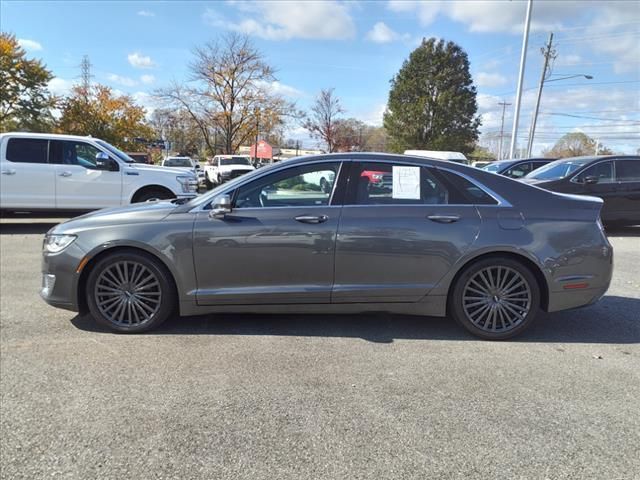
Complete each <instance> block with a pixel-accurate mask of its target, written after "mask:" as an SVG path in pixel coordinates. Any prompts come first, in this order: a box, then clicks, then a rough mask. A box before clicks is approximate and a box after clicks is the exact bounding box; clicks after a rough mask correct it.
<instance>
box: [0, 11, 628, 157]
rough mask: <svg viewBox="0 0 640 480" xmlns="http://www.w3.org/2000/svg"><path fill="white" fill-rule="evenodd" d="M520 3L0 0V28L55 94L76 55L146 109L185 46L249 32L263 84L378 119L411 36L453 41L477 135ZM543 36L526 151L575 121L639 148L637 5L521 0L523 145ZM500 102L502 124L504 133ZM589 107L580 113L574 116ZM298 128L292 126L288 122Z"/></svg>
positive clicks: (505, 86)
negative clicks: (551, 61) (549, 63)
mask: <svg viewBox="0 0 640 480" xmlns="http://www.w3.org/2000/svg"><path fill="white" fill-rule="evenodd" d="M525 6H526V4H525V3H524V2H519V1H497V2H481V1H467V2H459V1H448V2H439V1H431V2H410V1H393V0H392V1H388V2H386V1H379V2H362V1H358V2H339V1H325V2H304V3H303V2H285V1H280V2H277V1H276V2H244V1H228V2H222V1H220V2H196V1H182V2H154V1H148V2H134V1H119V2H111V1H93V2H80V1H68V2H65V1H57V2H53V1H50V2H37V1H29V2H18V1H7V0H3V1H2V2H0V27H1V29H2V31H7V32H11V33H14V34H15V35H16V36H17V37H18V38H19V39H20V40H21V42H22V44H23V46H24V47H25V49H27V51H28V53H29V55H32V56H35V57H39V58H42V59H43V61H44V62H45V63H46V64H47V66H48V67H49V68H50V69H51V70H52V71H53V73H54V75H55V76H56V79H54V80H53V82H52V84H51V88H52V90H54V91H56V92H58V93H62V92H64V91H65V90H67V89H68V88H69V86H70V85H71V84H73V83H74V82H77V81H78V80H77V79H78V76H79V74H80V70H79V64H80V61H81V59H82V56H83V55H85V54H86V55H89V57H90V60H91V63H92V65H93V68H92V73H93V75H94V80H95V81H97V82H100V83H103V84H107V85H110V86H112V87H114V88H115V89H117V90H119V91H121V92H125V93H128V94H131V95H133V96H134V98H136V99H137V100H138V101H139V102H140V103H142V104H144V105H145V106H146V107H147V108H149V109H152V108H153V106H154V102H153V99H152V98H151V96H150V94H151V93H152V92H153V91H154V89H156V88H159V87H162V86H163V85H166V84H167V83H168V82H170V81H171V80H173V79H176V80H185V79H186V78H187V77H188V63H189V61H190V58H191V51H192V49H193V47H195V46H198V45H202V44H203V43H205V42H207V41H211V40H215V39H216V38H217V37H219V36H220V35H222V34H224V33H225V32H227V31H238V32H243V33H247V34H249V35H250V36H252V38H253V40H254V42H255V44H256V46H257V47H258V48H259V49H260V50H261V51H262V52H263V53H264V55H265V57H266V58H267V60H268V61H269V62H270V64H271V65H273V66H274V67H275V68H276V69H277V77H278V83H276V84H274V85H273V88H274V89H275V90H277V91H279V92H281V93H282V94H284V95H287V96H288V97H290V98H291V99H292V100H295V101H296V102H297V104H298V106H299V107H300V108H303V109H306V108H307V107H308V106H309V104H310V103H311V102H312V101H313V98H314V95H315V94H316V93H317V92H318V91H319V90H320V89H321V88H327V87H334V88H335V92H336V94H337V95H338V96H339V97H340V98H341V100H342V103H343V106H344V107H345V108H346V110H347V112H346V115H347V116H354V117H357V118H360V119H362V120H364V121H366V122H367V123H371V124H380V123H381V121H382V112H383V111H384V107H385V104H386V100H387V94H388V89H389V80H390V79H391V78H392V77H393V75H394V74H395V73H396V72H397V71H398V69H399V68H400V66H401V65H402V62H403V61H404V60H405V59H406V58H407V57H408V55H409V53H410V52H411V51H412V50H413V49H414V48H415V47H416V46H417V45H418V43H419V41H420V39H421V38H422V37H431V36H434V37H438V38H443V39H446V40H453V41H455V42H457V43H458V44H459V45H460V46H462V48H464V49H465V50H466V52H467V53H468V55H469V59H470V62H471V71H472V74H473V77H474V80H475V83H476V86H477V88H478V94H479V95H478V103H479V107H480V109H479V112H480V113H481V114H482V119H483V126H482V129H481V130H482V132H483V134H484V138H485V141H486V142H488V143H491V142H495V139H494V140H491V137H492V136H494V137H495V136H496V135H497V132H498V131H499V128H500V115H501V107H500V106H499V105H498V102H500V101H503V100H504V101H507V102H510V103H514V102H513V100H514V94H515V90H516V80H517V75H518V62H519V56H520V48H521V42H522V22H523V21H524V16H525ZM551 31H553V32H554V35H555V37H556V41H557V52H558V57H557V59H556V61H555V66H554V70H553V71H554V73H555V74H557V76H556V78H559V77H561V76H562V75H563V74H566V75H572V74H588V75H592V76H593V77H594V78H593V80H586V79H584V78H575V79H569V80H564V81H557V82H553V83H549V84H547V85H546V86H545V91H544V93H543V99H542V105H541V115H540V117H539V122H538V133H537V137H536V143H535V144H534V153H536V152H539V151H541V150H542V149H543V148H546V147H548V146H550V145H552V144H553V143H554V141H555V140H556V139H557V138H559V137H560V136H561V135H562V134H563V133H566V132H569V131H574V130H581V131H584V132H585V133H588V134H590V135H592V136H593V137H595V138H598V139H600V140H601V142H602V143H603V144H605V145H607V146H610V147H613V148H614V149H615V150H618V151H623V152H626V153H635V151H636V150H637V149H638V148H640V2H635V1H621V2H612V1H610V2H587V1H582V2H578V1H559V0H558V1H542V0H534V4H533V15H532V29H531V35H530V39H529V49H528V56H527V69H526V76H525V88H527V90H526V91H525V94H524V98H523V110H522V117H521V121H520V129H519V142H520V143H525V142H526V134H527V131H528V128H529V123H530V119H531V108H532V106H533V103H534V100H535V93H536V92H535V87H536V84H537V82H538V79H539V76H540V71H541V68H542V56H541V54H540V47H542V46H543V44H544V43H545V41H546V39H547V36H548V34H549V32H551ZM512 109H513V106H511V107H509V108H508V110H507V115H506V118H505V130H506V131H510V130H511V122H512V113H513V112H512ZM585 117H589V118H585ZM289 134H290V136H292V137H294V138H302V139H304V141H305V143H306V144H307V146H313V144H314V142H313V141H312V140H309V139H308V138H306V136H305V134H304V133H303V132H302V131H301V130H300V129H299V127H296V126H292V127H291V130H290V132H289Z"/></svg>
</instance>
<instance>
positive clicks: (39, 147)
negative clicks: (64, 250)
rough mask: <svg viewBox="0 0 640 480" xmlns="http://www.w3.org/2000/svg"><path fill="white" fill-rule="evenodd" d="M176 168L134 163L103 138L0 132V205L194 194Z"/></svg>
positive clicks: (113, 202)
mask: <svg viewBox="0 0 640 480" xmlns="http://www.w3.org/2000/svg"><path fill="white" fill-rule="evenodd" d="M197 188H198V181H197V179H196V177H195V175H193V174H192V173H190V172H185V171H183V170H180V169H173V168H165V167H157V166H154V165H145V164H142V163H135V162H134V161H133V159H131V158H130V157H129V156H128V155H127V154H126V153H124V152H122V151H120V150H118V149H117V148H116V147H114V146H113V145H110V144H108V143H107V142H105V141H103V140H100V139H97V138H92V137H80V136H74V135H54V134H48V133H47V134H43V133H3V134H1V135H0V209H1V210H2V211H43V210H45V211H49V210H64V211H72V210H75V211H88V210H96V209H99V208H105V207H116V206H120V205H126V204H129V203H135V202H145V201H148V200H154V199H158V200H162V199H170V198H193V197H195V196H196V191H197Z"/></svg>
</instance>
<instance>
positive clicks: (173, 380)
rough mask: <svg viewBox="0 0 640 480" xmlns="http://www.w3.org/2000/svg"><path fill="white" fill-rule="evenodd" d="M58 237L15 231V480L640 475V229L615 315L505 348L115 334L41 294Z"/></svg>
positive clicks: (0, 360)
mask: <svg viewBox="0 0 640 480" xmlns="http://www.w3.org/2000/svg"><path fill="white" fill-rule="evenodd" d="M54 223H55V220H51V219H33V218H31V219H19V220H12V219H3V220H2V223H0V252H1V262H0V268H1V272H0V273H1V277H0V296H1V301H0V312H1V325H0V334H1V338H0V385H1V405H0V406H1V408H0V416H1V433H2V435H1V440H0V442H1V451H0V460H1V464H2V468H1V471H0V475H1V477H2V478H6V479H17V478H25V479H34V478H44V477H47V478H82V479H88V478H114V479H125V478H163V479H164V478H167V479H168V478H172V479H173V478H175V479H183V478H207V479H213V478H232V479H258V478H278V479H283V478H291V479H307V478H308V479H319V478H326V479H347V478H349V479H354V478H362V479H365V478H366V479H382V478H389V479H399V478H420V479H427V478H428V479H433V478H447V479H449V478H451V479H458V478H459V479H462V478H464V479H465V480H468V479H519V478H521V479H525V478H526V479H529V478H535V479H543V478H548V479H565V478H566V479H569V478H571V479H584V478H593V479H608V480H613V479H634V478H640V400H639V398H640V273H639V268H640V228H636V229H633V228H629V229H624V230H620V231H615V232H611V242H612V244H613V245H614V248H615V264H616V266H615V273H614V279H613V283H612V286H611V288H610V290H609V292H608V294H607V295H606V297H605V298H604V299H603V300H602V301H601V302H600V303H598V304H597V305H594V306H592V307H588V308H585V309H581V310H575V311H568V312H561V313H557V314H553V315H544V316H543V317H542V318H541V319H540V320H539V321H538V323H537V324H536V325H535V326H534V327H533V328H532V329H531V330H529V331H528V332H527V333H526V334H524V335H523V336H521V337H519V338H518V339H516V340H514V341H509V342H502V343H491V342H485V341H481V340H478V339H476V338H474V337H471V336H470V335H468V334H466V333H465V332H464V331H463V330H462V329H461V328H460V327H458V326H457V325H456V324H455V323H454V322H453V321H451V320H448V319H435V318H434V319H432V318H417V317H408V316H397V315H361V316H356V315H344V316H323V315H296V316H282V315H269V316H266V315H261V316H256V315H218V316H206V317H190V318H182V319H177V318H176V319H173V320H170V321H168V322H167V323H166V324H165V325H163V326H162V327H161V328H160V329H159V330H158V331H156V332H153V333H150V334H144V335H136V336H127V335H116V334H112V333H108V332H106V331H104V330H101V329H99V328H98V327H96V326H95V325H94V324H93V322H92V321H91V320H90V319H89V318H83V317H79V316H77V315H75V314H73V313H72V312H66V311H63V310H57V309H54V308H52V307H49V306H47V305H46V304H45V303H44V302H43V301H42V300H40V298H39V297H38V290H39V287H40V249H41V244H42V234H43V233H44V232H46V231H47V230H48V229H49V228H50V227H51V226H52V225H53V224H54Z"/></svg>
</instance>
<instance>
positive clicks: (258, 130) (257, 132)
mask: <svg viewBox="0 0 640 480" xmlns="http://www.w3.org/2000/svg"><path fill="white" fill-rule="evenodd" d="M255 114H256V149H255V151H254V152H253V153H254V154H255V157H254V158H253V162H254V163H255V164H256V165H257V164H258V135H259V134H260V111H259V110H258V109H257V108H256V110H255Z"/></svg>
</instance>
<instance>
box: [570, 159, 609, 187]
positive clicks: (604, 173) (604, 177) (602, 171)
mask: <svg viewBox="0 0 640 480" xmlns="http://www.w3.org/2000/svg"><path fill="white" fill-rule="evenodd" d="M586 177H597V178H598V183H612V182H613V162H600V163H596V164H595V165H592V166H591V167H589V168H587V169H586V170H585V171H584V172H582V173H580V175H578V176H577V177H576V180H577V181H578V182H580V183H584V179H585V178H586Z"/></svg>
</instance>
